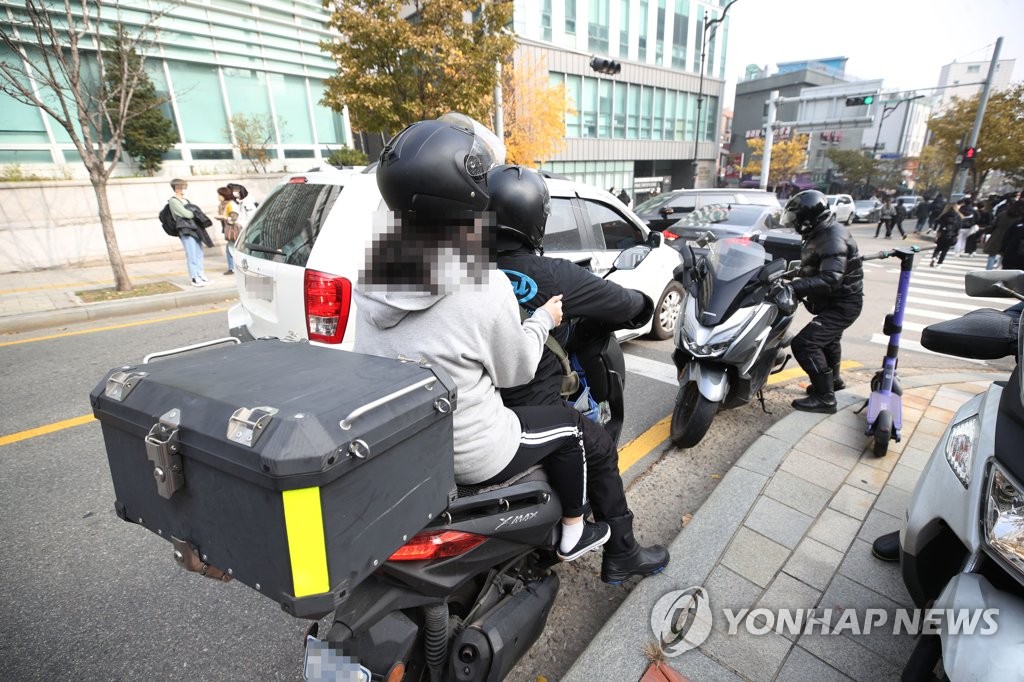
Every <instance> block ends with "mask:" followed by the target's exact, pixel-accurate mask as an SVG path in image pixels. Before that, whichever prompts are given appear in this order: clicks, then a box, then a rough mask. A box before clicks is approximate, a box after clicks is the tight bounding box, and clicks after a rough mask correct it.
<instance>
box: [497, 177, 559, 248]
mask: <svg viewBox="0 0 1024 682" xmlns="http://www.w3.org/2000/svg"><path fill="white" fill-rule="evenodd" d="M487 191H488V192H490V194H491V203H490V204H489V205H488V206H487V210H489V211H493V212H494V214H495V220H496V221H497V223H498V229H499V230H504V231H505V232H508V233H511V234H513V235H515V237H516V238H518V239H519V240H520V241H522V242H523V243H525V244H526V245H527V246H529V247H530V248H533V249H539V248H541V242H542V241H543V240H544V228H545V226H546V225H547V222H548V215H549V214H550V213H551V194H550V193H549V192H548V184H547V183H546V182H545V181H544V178H542V177H541V176H540V174H539V173H536V172H534V171H532V170H530V169H529V168H524V167H523V166H497V167H496V168H494V169H492V170H491V172H490V173H488V174H487Z"/></svg>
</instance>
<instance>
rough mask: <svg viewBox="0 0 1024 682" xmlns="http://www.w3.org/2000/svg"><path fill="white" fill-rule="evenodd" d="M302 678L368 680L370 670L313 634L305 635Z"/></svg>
mask: <svg viewBox="0 0 1024 682" xmlns="http://www.w3.org/2000/svg"><path fill="white" fill-rule="evenodd" d="M302 679H304V680H310V682H370V671H369V670H367V669H366V668H364V667H363V666H361V665H359V662H358V661H353V660H352V659H351V658H349V657H348V656H346V655H344V654H343V653H341V652H340V651H336V650H334V649H332V648H331V646H330V645H329V644H328V643H327V642H325V641H323V640H321V639H317V638H316V637H314V636H313V635H306V653H305V660H304V661H303V664H302Z"/></svg>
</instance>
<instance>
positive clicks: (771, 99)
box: [760, 90, 779, 189]
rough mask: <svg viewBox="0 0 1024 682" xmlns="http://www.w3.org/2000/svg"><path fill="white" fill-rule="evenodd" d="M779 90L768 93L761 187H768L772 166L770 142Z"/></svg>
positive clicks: (773, 132)
mask: <svg viewBox="0 0 1024 682" xmlns="http://www.w3.org/2000/svg"><path fill="white" fill-rule="evenodd" d="M778 98H779V91H778V90H772V91H771V92H770V93H769V94H768V122H767V123H766V124H765V127H764V153H763V154H762V155H761V185H760V187H761V189H768V171H769V169H770V168H771V167H772V143H773V142H774V141H775V101H776V100H777V99H778Z"/></svg>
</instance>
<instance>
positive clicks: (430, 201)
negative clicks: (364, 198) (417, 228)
mask: <svg viewBox="0 0 1024 682" xmlns="http://www.w3.org/2000/svg"><path fill="white" fill-rule="evenodd" d="M504 161H505V147H504V145H502V144H501V142H500V141H499V140H498V138H497V137H496V136H495V135H494V133H492V132H491V131H489V130H487V129H486V128H485V127H484V126H482V125H480V124H479V123H477V122H476V121H474V120H473V119H471V118H469V117H468V116H465V115H463V114H445V115H444V116H442V117H441V118H438V119H435V120H431V121H419V122H418V123H413V124H412V125H410V126H409V127H408V128H406V129H405V130H403V131H402V132H400V133H398V134H397V135H395V136H394V137H393V138H391V141H390V142H388V144H387V146H385V147H384V150H383V151H382V152H381V154H380V164H379V165H378V166H377V186H378V187H379V188H380V193H381V196H383V197H384V202H385V203H386V204H387V205H388V208H389V209H391V210H392V211H416V212H417V213H418V214H420V215H422V216H424V217H427V216H444V215H449V214H453V213H463V212H465V211H482V210H484V209H485V208H486V207H487V202H488V200H489V199H490V197H489V195H488V192H487V171H489V170H490V169H491V168H493V167H494V166H495V165H496V164H499V163H503V162H504Z"/></svg>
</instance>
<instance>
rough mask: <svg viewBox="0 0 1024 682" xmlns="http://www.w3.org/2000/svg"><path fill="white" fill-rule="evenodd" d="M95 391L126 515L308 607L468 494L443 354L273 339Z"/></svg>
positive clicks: (360, 575) (144, 371)
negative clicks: (412, 356) (425, 356)
mask: <svg viewBox="0 0 1024 682" xmlns="http://www.w3.org/2000/svg"><path fill="white" fill-rule="evenodd" d="M90 398H91V403H92V407H93V413H94V414H95V416H96V418H97V419H99V420H100V422H101V425H102V430H103V438H104V443H105V446H106V450H107V458H108V461H109V464H110V473H111V477H112V479H113V482H114V493H115V495H116V498H117V499H116V502H115V509H116V511H117V514H118V516H120V517H121V518H122V519H124V520H126V521H130V522H132V523H138V524H141V525H143V526H145V527H146V528H148V529H149V530H151V531H152V532H154V533H156V534H158V535H159V536H161V537H163V538H164V539H165V540H168V541H171V542H173V543H175V550H176V551H175V552H174V554H175V556H176V558H178V559H179V560H181V557H180V551H181V550H182V548H190V549H191V550H192V551H194V552H195V553H196V554H197V555H198V556H200V557H201V558H202V561H203V562H205V563H209V564H210V565H211V566H216V567H218V568H220V569H221V570H223V571H226V572H227V573H229V574H230V575H232V576H233V577H234V578H236V579H238V580H240V581H241V582H243V583H245V584H246V585H249V586H250V587H252V588H254V589H256V590H259V591H260V592H261V593H262V594H265V595H267V596H268V597H270V598H272V599H274V600H275V601H277V602H279V603H280V604H281V605H282V607H283V608H284V609H285V611H287V612H289V613H291V614H292V615H295V616H299V617H309V618H318V617H321V616H322V615H325V614H326V613H329V612H330V611H331V610H333V609H335V608H336V607H337V605H338V604H340V603H341V602H342V601H343V600H344V599H345V597H346V595H347V594H348V592H349V591H350V590H351V589H352V588H353V587H355V585H357V584H358V583H359V582H361V581H362V580H363V579H364V578H365V577H366V576H368V575H369V574H370V573H372V572H373V571H374V570H375V569H376V568H377V567H378V566H379V565H380V564H381V563H382V562H383V561H386V560H387V558H388V557H389V556H390V555H391V554H392V553H393V552H394V551H395V550H396V549H398V548H399V547H401V546H402V545H403V544H404V543H405V542H406V541H407V540H408V539H409V538H411V537H412V535H414V534H415V533H417V532H419V531H420V530H422V529H423V528H424V527H425V526H426V525H427V524H428V523H429V522H430V520H431V519H432V518H434V517H435V516H436V515H437V514H439V513H440V512H442V511H443V510H444V509H445V508H446V507H447V506H448V504H449V502H450V500H451V499H453V495H454V490H455V474H454V454H453V447H452V411H453V410H454V409H455V405H456V390H455V384H454V382H453V381H452V379H451V377H449V376H448V374H447V373H445V372H444V370H443V369H441V368H438V367H431V366H428V365H425V364H421V363H418V362H415V361H408V360H398V359H395V360H392V359H388V358H380V357H376V356H371V355H363V354H359V353H350V352H346V351H341V350H336V349H328V348H323V347H318V346H312V345H310V344H308V343H306V342H284V341H278V340H259V341H252V342H250V343H245V344H241V345H234V346H229V347H223V346H222V347H219V348H210V349H205V350H199V351H191V352H187V353H182V354H180V355H175V356H172V357H168V358H166V359H161V360H157V361H154V362H150V363H146V364H141V365H138V366H130V367H121V368H118V369H115V370H111V372H110V373H108V375H107V377H106V378H105V379H104V380H103V381H101V382H100V383H99V385H98V386H97V387H96V388H95V389H94V390H93V391H92V393H91V394H90ZM185 551H187V549H186V550H185Z"/></svg>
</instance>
